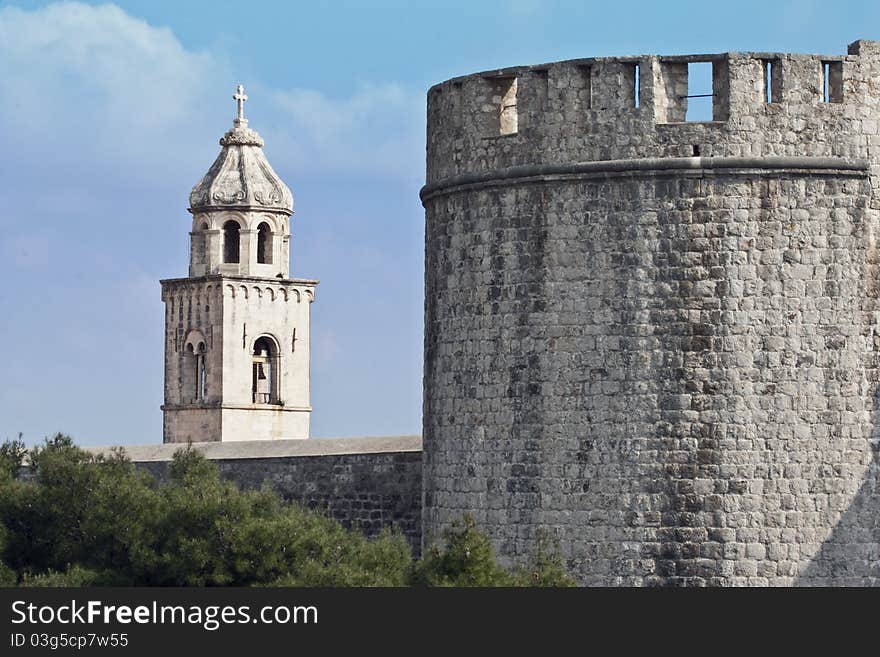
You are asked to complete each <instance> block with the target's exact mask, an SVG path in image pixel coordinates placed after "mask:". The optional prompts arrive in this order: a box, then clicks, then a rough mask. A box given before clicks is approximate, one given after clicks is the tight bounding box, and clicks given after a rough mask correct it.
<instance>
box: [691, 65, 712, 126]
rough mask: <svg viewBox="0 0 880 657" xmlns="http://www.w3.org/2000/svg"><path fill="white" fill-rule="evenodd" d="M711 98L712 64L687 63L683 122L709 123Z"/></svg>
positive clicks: (710, 118)
mask: <svg viewBox="0 0 880 657" xmlns="http://www.w3.org/2000/svg"><path fill="white" fill-rule="evenodd" d="M713 96H714V93H713V89H712V62H692V63H689V64H688V65H687V98H685V99H684V103H685V107H686V108H687V109H686V112H685V121H711V120H712V99H713Z"/></svg>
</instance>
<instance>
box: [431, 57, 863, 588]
mask: <svg viewBox="0 0 880 657" xmlns="http://www.w3.org/2000/svg"><path fill="white" fill-rule="evenodd" d="M707 59H708V60H710V61H712V62H713V65H714V74H713V77H714V79H715V88H714V93H715V97H714V98H713V103H714V106H715V109H714V111H715V118H716V119H717V120H715V121H711V122H704V123H687V122H680V120H681V119H682V118H684V116H685V115H684V112H683V108H682V106H681V104H682V102H687V101H686V99H681V98H680V97H679V96H681V95H683V94H682V90H683V89H686V86H687V81H686V68H684V69H683V66H682V65H686V64H687V63H688V62H689V61H704V60H707ZM826 62H829V63H831V64H833V66H831V67H830V70H831V71H832V72H833V75H838V73H839V72H840V71H842V78H841V79H842V84H841V86H840V88H839V89H837V88H835V89H832V90H831V91H832V93H831V94H830V99H831V100H832V101H833V102H825V99H824V98H823V93H822V91H823V80H822V74H823V66H824V63H826ZM636 64H638V71H636V68H635V65H636ZM767 64H769V65H770V67H771V68H772V69H773V78H774V79H773V80H771V86H773V89H774V96H773V101H774V102H766V97H765V91H764V87H765V86H766V81H765V79H764V77H763V76H764V72H765V71H766V68H767ZM683 71H684V72H683ZM835 71H837V72H835ZM636 73H638V75H639V77H640V80H641V84H640V89H639V106H638V107H635V106H634V99H633V97H632V96H633V94H632V93H631V92H632V91H633V84H634V79H633V77H632V76H635V75H636ZM683 75H684V80H683V79H682V76H683ZM512 76H513V77H516V78H517V85H515V88H516V89H517V93H518V97H517V99H516V103H517V110H518V121H517V123H518V128H517V131H516V132H515V133H513V134H505V135H502V134H500V128H498V130H497V131H496V128H497V127H498V126H496V124H495V123H494V115H495V113H496V111H501V109H500V108H499V107H498V103H497V102H496V100H499V101H500V98H496V96H495V95H493V94H496V90H497V89H499V88H500V89H510V88H512V87H513V85H511V84H510V82H509V81H504V80H507V79H509V78H510V77H512ZM499 79H500V80H501V81H502V82H503V83H502V82H499ZM876 80H880V48H878V44H876V43H870V42H857V43H855V44H853V45H852V46H851V47H850V54H849V55H848V56H846V57H827V56H806V55H783V54H777V53H770V54H763V53H758V54H756V53H751V54H740V53H730V54H724V55H707V56H694V57H677V58H663V57H640V58H617V59H591V60H577V61H573V62H559V63H556V64H548V65H543V66H536V67H519V68H513V69H504V70H503V71H493V72H489V73H484V74H478V75H474V76H469V77H466V78H457V79H455V80H451V81H449V82H446V83H443V84H442V85H438V86H436V87H434V88H432V90H431V91H430V92H429V97H428V180H427V184H426V186H425V188H424V189H423V190H422V198H423V202H424V205H425V212H426V250H425V254H426V272H425V287H426V295H425V387H424V391H425V400H424V447H425V461H424V496H425V509H424V531H425V540H426V542H431V541H432V540H435V539H436V537H438V536H439V535H440V533H441V532H442V530H443V529H444V528H445V527H447V526H448V525H449V523H450V522H451V521H452V520H454V519H455V518H457V517H459V516H460V515H461V514H462V513H471V514H473V515H475V517H476V518H477V520H478V521H479V522H480V523H481V524H482V525H483V526H484V527H485V528H486V529H487V530H488V531H489V534H490V536H491V537H492V539H493V542H494V544H495V546H496V547H497V548H498V549H499V551H500V552H501V553H502V555H504V556H505V557H506V558H507V559H509V560H511V561H519V560H523V559H525V558H526V557H527V555H528V554H529V552H530V551H531V550H532V549H533V548H534V545H535V539H536V537H537V536H538V534H539V533H540V532H548V533H550V534H551V535H552V536H554V537H555V538H556V539H557V540H558V541H559V544H560V546H561V548H562V551H563V553H564V555H565V557H566V559H567V561H568V564H569V566H570V568H571V569H572V570H573V571H574V572H575V574H576V575H577V576H578V578H579V580H580V581H581V582H582V583H583V584H588V585H590V584H598V585H621V584H622V585H645V584H647V585H655V584H673V585H706V584H709V585H791V584H807V585H809V584H856V585H866V584H880V484H878V480H880V466H878V458H880V457H878V446H880V434H878V429H877V400H876V395H877V382H878V368H877V363H878V359H877V349H878V347H880V335H878V333H880V329H878V319H880V315H878V307H877V298H878V294H880V276H878V270H877V262H878V254H877V247H876V241H877V235H878V229H880V215H878V210H880V202H878V197H877V192H876V189H877V173H878V172H880V170H878V153H877V151H876V149H877V147H878V146H880V136H878V135H880V129H878V119H880V88H878V86H877V83H876ZM837 81H839V80H837V79H835V84H836V82H837ZM838 92H839V93H838ZM510 102H511V101H510V99H509V98H507V100H506V101H505V103H506V107H505V108H504V111H505V112H507V113H509V112H510V111H511V110H510Z"/></svg>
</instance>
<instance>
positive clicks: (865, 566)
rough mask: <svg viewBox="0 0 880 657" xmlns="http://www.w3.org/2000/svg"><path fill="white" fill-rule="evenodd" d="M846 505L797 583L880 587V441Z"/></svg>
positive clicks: (874, 440)
mask: <svg viewBox="0 0 880 657" xmlns="http://www.w3.org/2000/svg"><path fill="white" fill-rule="evenodd" d="M872 449H873V461H872V463H871V465H870V466H869V467H868V470H867V472H866V473H865V479H864V481H863V482H862V485H861V486H860V487H859V491H858V493H857V494H856V496H855V498H854V499H853V501H852V504H850V506H849V508H848V509H847V510H846V511H845V512H844V514H843V515H842V516H841V517H840V520H839V522H838V523H837V525H836V526H835V527H834V530H833V531H832V532H831V536H829V537H828V539H826V540H825V542H824V543H823V544H822V547H821V548H820V549H819V551H818V552H817V553H816V555H815V556H814V557H813V558H812V560H811V561H810V562H809V564H808V565H807V567H806V568H805V569H804V570H803V571H802V572H801V574H800V576H799V577H798V578H797V580H796V582H795V585H796V586H880V451H878V450H880V440H878V429H877V428H875V429H874V438H873V440H872Z"/></svg>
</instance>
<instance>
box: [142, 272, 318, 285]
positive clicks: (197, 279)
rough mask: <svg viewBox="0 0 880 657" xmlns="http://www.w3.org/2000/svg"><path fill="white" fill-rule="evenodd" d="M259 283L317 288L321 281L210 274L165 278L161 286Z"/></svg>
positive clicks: (161, 281)
mask: <svg viewBox="0 0 880 657" xmlns="http://www.w3.org/2000/svg"><path fill="white" fill-rule="evenodd" d="M208 282H212V283H213V282H216V283H224V282H235V283H259V284H262V285H280V286H282V287H315V286H316V285H318V284H319V283H320V282H321V281H319V280H317V279H313V278H264V277H262V276H230V275H228V274H208V275H206V276H193V277H186V278H163V279H161V280H160V281H159V283H160V284H161V285H163V286H164V285H165V284H170V285H175V284H179V283H194V284H199V283H208Z"/></svg>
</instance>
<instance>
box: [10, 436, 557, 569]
mask: <svg viewBox="0 0 880 657" xmlns="http://www.w3.org/2000/svg"><path fill="white" fill-rule="evenodd" d="M26 461H29V463H30V468H25V469H23V467H22V465H23V463H25V462H26ZM548 545H549V543H548ZM0 583H18V584H20V585H22V586H84V585H136V586H138V585H139V586H152V585H163V586H223V585H235V586H249V585H274V586H405V585H408V584H417V585H423V586H525V585H545V586H564V585H568V584H570V583H571V579H570V577H568V575H567V574H566V573H565V570H564V567H563V566H562V561H561V558H560V557H559V554H558V552H557V551H552V550H548V549H545V547H544V546H543V544H542V547H541V549H540V550H539V551H538V552H536V555H535V558H533V562H532V564H530V566H529V567H528V568H525V569H514V570H507V569H505V568H503V567H501V566H500V565H499V564H498V562H497V560H496V559H495V555H494V552H493V550H492V547H491V544H490V543H489V541H488V539H487V538H486V536H485V535H484V534H482V533H481V532H480V531H479V529H478V528H477V526H476V524H475V523H474V521H473V520H472V519H470V518H465V519H463V520H462V521H461V522H459V523H456V524H455V525H454V526H453V528H452V529H451V530H450V531H449V532H447V534H446V535H445V544H444V545H443V546H437V547H434V548H431V549H430V550H429V551H428V553H427V554H426V555H425V558H424V559H422V560H421V561H420V562H416V563H414V562H413V560H412V556H411V552H410V549H409V546H408V544H407V542H406V540H405V539H404V537H403V536H402V535H401V534H400V533H399V532H396V531H392V530H390V529H388V530H385V531H383V532H382V533H381V535H380V536H378V537H375V538H372V539H367V538H366V537H365V536H364V535H363V534H362V533H360V532H359V531H357V530H353V531H349V530H347V529H345V528H344V527H343V526H342V525H341V524H340V523H338V522H337V521H335V520H333V519H331V518H328V517H326V516H324V515H321V514H319V513H316V512H314V511H311V510H309V509H306V508H304V507H302V506H301V505H299V504H296V503H287V502H284V501H283V500H282V499H281V498H280V497H279V496H278V495H277V494H276V493H274V492H272V491H270V490H268V489H263V490H257V491H254V490H248V491H243V490H240V489H238V488H237V487H236V486H235V485H234V484H233V483H231V482H229V481H226V480H224V479H222V478H221V477H220V473H219V470H218V468H217V467H216V465H215V464H213V463H211V462H210V461H208V460H207V459H205V458H204V457H203V456H202V455H201V454H200V453H199V452H197V451H196V450H194V449H193V448H192V447H191V446H187V447H185V448H182V449H180V450H178V451H177V452H176V453H175V454H174V457H173V460H172V462H171V464H170V467H169V470H168V474H167V477H166V480H164V481H157V480H156V479H155V478H154V477H153V476H151V475H150V474H148V473H147V472H146V471H144V470H143V469H141V468H137V467H135V466H134V464H132V463H131V461H130V460H129V459H128V458H127V457H126V456H125V453H124V452H123V451H121V450H119V451H116V452H114V453H112V454H111V455H110V456H108V457H103V456H97V457H96V456H94V455H92V454H90V453H88V452H86V451H84V450H82V449H79V448H77V447H76V446H75V445H74V444H73V441H72V440H71V439H70V437H69V436H66V435H64V434H56V435H55V436H53V437H51V438H47V439H46V440H45V441H44V443H43V445H41V446H40V447H38V448H35V449H33V450H31V452H30V453H29V454H27V455H26V454H25V453H24V448H23V444H22V443H21V441H20V439H19V441H18V442H16V441H7V443H6V444H5V445H3V446H0Z"/></svg>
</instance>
